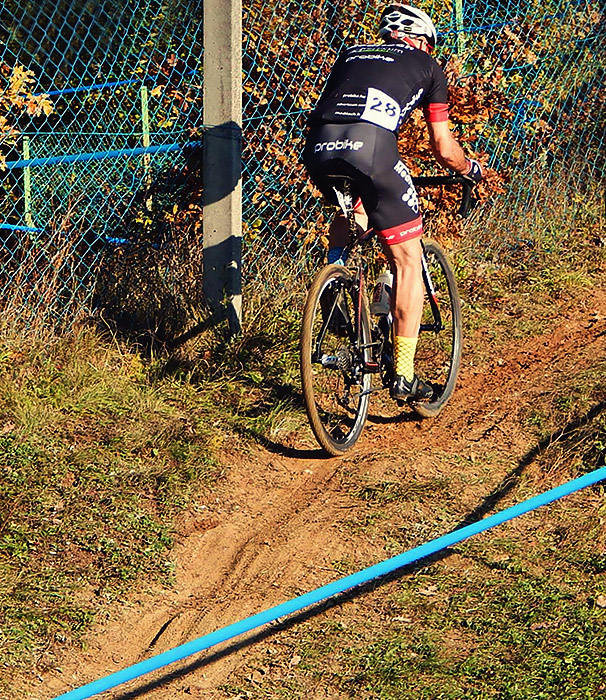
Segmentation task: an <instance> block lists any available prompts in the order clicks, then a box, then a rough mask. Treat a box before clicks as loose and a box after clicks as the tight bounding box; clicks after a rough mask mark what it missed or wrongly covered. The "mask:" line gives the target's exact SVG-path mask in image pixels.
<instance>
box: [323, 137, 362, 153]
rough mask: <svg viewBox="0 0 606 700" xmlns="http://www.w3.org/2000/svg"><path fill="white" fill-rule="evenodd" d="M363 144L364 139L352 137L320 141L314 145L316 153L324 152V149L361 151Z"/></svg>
mask: <svg viewBox="0 0 606 700" xmlns="http://www.w3.org/2000/svg"><path fill="white" fill-rule="evenodd" d="M363 145H364V141H352V140H351V139H344V140H343V141H339V140H337V141H320V143H317V144H316V145H315V146H314V153H322V151H359V150H360V149H361V148H362V146H363Z"/></svg>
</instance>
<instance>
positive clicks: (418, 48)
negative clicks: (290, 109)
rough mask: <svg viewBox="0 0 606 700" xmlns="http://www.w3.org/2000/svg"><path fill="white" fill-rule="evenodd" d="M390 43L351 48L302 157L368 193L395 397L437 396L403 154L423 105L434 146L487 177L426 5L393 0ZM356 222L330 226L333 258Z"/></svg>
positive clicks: (385, 24) (385, 21) (313, 121)
mask: <svg viewBox="0 0 606 700" xmlns="http://www.w3.org/2000/svg"><path fill="white" fill-rule="evenodd" d="M379 36H380V37H381V38H382V40H383V43H382V44H369V45H358V46H353V47H350V48H347V49H345V50H344V51H343V52H342V53H341V55H340V56H339V58H338V59H337V61H336V63H335V65H334V66H333V69H332V71H331V73H330V76H329V77H328V79H327V82H326V85H325V87H324V90H323V92H322V95H321V97H320V99H319V101H318V104H317V105H316V106H315V108H314V110H313V111H312V113H311V115H310V117H309V121H308V126H309V131H308V135H307V139H306V145H305V150H304V153H303V161H304V163H305V166H306V168H307V171H308V174H309V177H310V179H311V180H312V182H313V183H314V184H315V185H316V186H317V187H318V189H319V190H320V191H321V192H322V194H323V195H324V196H325V198H326V199H327V200H328V201H329V202H331V203H333V204H337V198H336V194H335V191H334V190H333V187H332V184H331V181H330V179H328V178H327V176H329V175H349V176H350V177H352V178H353V181H354V183H355V189H356V193H357V195H358V196H359V198H358V200H357V202H356V204H355V217H356V221H357V223H358V227H359V230H360V232H363V231H365V230H367V229H368V226H369V224H370V226H371V227H373V228H374V229H375V231H376V233H377V236H378V238H379V240H380V241H381V244H382V247H383V250H384V252H385V255H386V256H387V260H388V262H389V264H390V267H391V270H392V272H393V274H394V284H393V290H392V296H391V313H392V318H393V331H392V333H393V348H394V371H395V379H394V382H393V385H392V387H391V392H390V393H391V396H392V397H393V398H395V399H405V398H414V399H429V398H431V395H432V388H431V386H430V385H429V384H427V383H426V382H424V381H423V380H422V379H420V378H419V377H418V376H417V375H416V374H415V371H414V355H415V351H416V346H417V338H418V332H419V325H420V321H421V314H422V307H423V282H422V276H421V274H422V273H421V243H420V236H421V234H422V231H423V224H422V219H421V214H420V211H419V200H418V197H417V193H416V191H415V188H414V185H413V183H412V180H411V177H410V173H409V171H408V168H407V167H406V165H405V164H404V162H403V161H402V160H401V158H400V154H399V152H398V148H397V133H398V131H399V129H400V127H401V125H402V124H403V123H404V122H405V121H406V120H407V119H408V117H409V116H410V114H411V113H412V111H413V110H414V109H415V108H416V107H421V108H422V109H423V112H424V117H425V121H426V123H427V128H428V131H429V138H430V143H431V147H432V152H433V155H434V157H435V158H436V160H437V161H438V163H440V165H442V166H443V167H444V168H447V169H450V170H453V171H455V172H457V173H460V174H461V175H464V176H466V177H467V178H468V179H469V181H470V183H472V184H474V185H475V184H477V183H478V182H479V181H480V180H481V179H482V175H483V174H482V168H481V166H480V164H479V163H478V162H477V161H475V160H471V159H469V158H466V156H465V154H464V152H463V149H462V148H461V146H460V145H459V143H458V141H457V140H456V139H455V138H454V136H453V135H452V133H451V131H450V128H449V126H448V95H447V85H446V78H445V76H444V73H443V71H442V69H441V68H440V66H439V64H438V63H437V62H436V60H435V59H433V58H432V57H431V52H432V50H433V49H434V48H435V45H436V40H437V33H436V29H435V27H434V24H433V22H432V21H431V19H430V17H429V16H428V15H427V14H426V13H425V12H423V11H421V10H419V9H417V8H415V7H412V6H411V5H403V4H400V3H395V4H390V5H388V6H387V7H386V8H385V10H384V11H383V13H382V15H381V19H380V23H379ZM348 241H349V227H348V223H347V219H346V217H345V215H344V214H343V213H338V214H337V215H336V217H335V219H334V220H333V222H332V224H331V226H330V229H329V250H328V262H329V263H341V264H343V263H344V262H345V261H344V260H343V248H344V246H345V245H346V244H347V242H348Z"/></svg>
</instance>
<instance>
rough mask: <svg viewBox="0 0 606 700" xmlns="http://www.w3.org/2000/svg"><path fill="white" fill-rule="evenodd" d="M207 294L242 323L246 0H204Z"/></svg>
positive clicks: (216, 307)
mask: <svg viewBox="0 0 606 700" xmlns="http://www.w3.org/2000/svg"><path fill="white" fill-rule="evenodd" d="M203 21H204V126H205V132H204V136H203V140H204V150H203V156H204V165H203V168H204V222H203V231H204V240H203V249H204V296H205V299H206V301H207V302H208V304H209V306H210V307H211V309H212V310H213V311H214V312H215V313H218V314H219V315H220V316H222V317H223V318H227V320H228V322H229V329H230V333H231V334H232V335H234V334H236V333H238V332H239V331H240V329H241V326H242V265H241V262H242V260H241V254H242V179H241V176H242V0H204V20H203Z"/></svg>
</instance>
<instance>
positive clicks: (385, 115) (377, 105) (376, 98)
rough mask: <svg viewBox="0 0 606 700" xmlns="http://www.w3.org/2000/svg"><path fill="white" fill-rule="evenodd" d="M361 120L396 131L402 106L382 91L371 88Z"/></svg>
mask: <svg viewBox="0 0 606 700" xmlns="http://www.w3.org/2000/svg"><path fill="white" fill-rule="evenodd" d="M360 119H363V120H364V121H365V122H372V123H373V124H376V125H377V126H382V127H384V128H385V129H389V130H390V131H395V130H396V129H397V128H398V121H399V119H400V105H399V104H398V103H397V102H396V101H395V100H394V99H393V98H392V97H390V96H389V95H387V94H386V93H384V92H383V91H382V90H377V88H373V87H369V88H368V94H367V96H366V104H365V106H364V111H363V112H362V115H361V116H360Z"/></svg>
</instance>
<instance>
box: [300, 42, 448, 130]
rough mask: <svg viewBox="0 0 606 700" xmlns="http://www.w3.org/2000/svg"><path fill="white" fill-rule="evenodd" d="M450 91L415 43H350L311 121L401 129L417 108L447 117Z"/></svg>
mask: <svg viewBox="0 0 606 700" xmlns="http://www.w3.org/2000/svg"><path fill="white" fill-rule="evenodd" d="M447 101H448V90H447V85H446V77H445V76H444V72H443V71H442V69H441V68H440V66H439V64H438V63H437V62H436V61H435V59H433V58H432V57H431V56H430V55H429V54H427V53H426V52H425V51H421V50H420V49H417V48H415V47H413V46H412V45H411V44H408V43H405V42H402V43H392V44H379V45H377V44H370V45H360V46H352V47H350V48H348V49H346V50H345V51H344V52H343V53H342V54H341V55H340V56H339V58H338V59H337V61H336V63H335V65H334V67H333V69H332V71H331V74H330V77H329V78H328V80H327V82H326V86H325V87H324V90H323V92H322V96H321V97H320V100H319V102H318V104H317V105H316V107H315V109H314V110H313V112H312V113H311V115H310V118H309V123H310V125H316V124H319V123H332V124H335V123H338V124H348V123H352V122H359V121H364V122H370V123H372V124H376V125H377V126H381V127H383V128H384V129H388V130H389V131H393V132H394V133H395V132H397V131H398V129H399V128H400V126H401V125H402V124H403V122H404V121H406V119H407V118H408V117H409V116H410V114H411V112H412V111H413V109H415V107H419V106H420V107H423V108H424V110H425V116H426V118H427V119H429V120H430V121H446V119H447V117H448V112H447Z"/></svg>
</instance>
